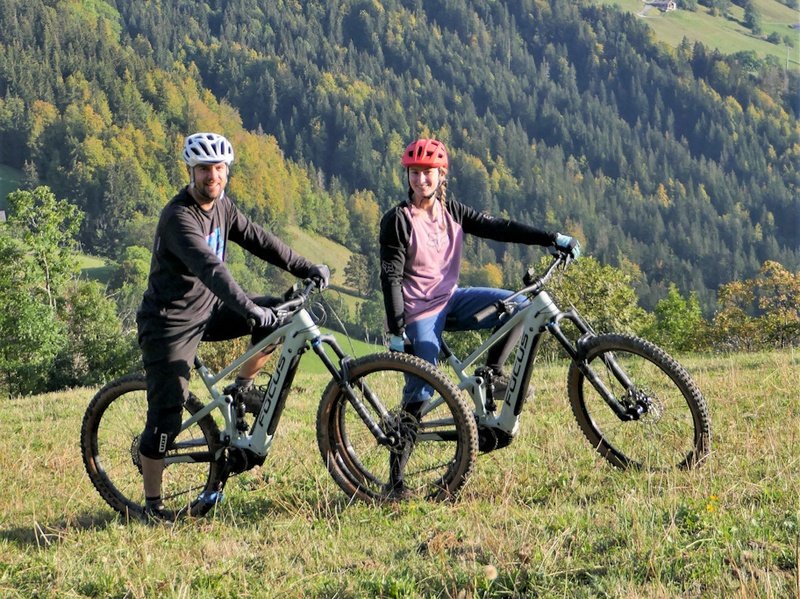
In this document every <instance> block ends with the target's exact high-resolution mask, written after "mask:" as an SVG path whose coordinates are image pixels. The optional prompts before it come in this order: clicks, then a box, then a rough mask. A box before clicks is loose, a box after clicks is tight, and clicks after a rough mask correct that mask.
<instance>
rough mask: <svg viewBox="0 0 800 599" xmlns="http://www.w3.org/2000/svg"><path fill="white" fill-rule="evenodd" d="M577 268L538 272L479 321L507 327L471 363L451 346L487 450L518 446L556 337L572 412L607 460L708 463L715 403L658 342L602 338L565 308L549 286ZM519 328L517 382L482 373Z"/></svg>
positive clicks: (512, 373) (564, 261)
mask: <svg viewBox="0 0 800 599" xmlns="http://www.w3.org/2000/svg"><path fill="white" fill-rule="evenodd" d="M570 261H571V259H570V257H569V256H567V255H565V254H563V253H559V254H557V255H556V256H555V257H554V258H553V260H552V261H551V262H550V265H549V266H548V267H547V268H546V270H545V272H544V273H543V274H542V275H541V276H537V275H536V273H535V272H534V269H533V268H529V269H528V270H527V272H526V273H525V275H524V277H523V285H525V287H524V288H522V289H520V290H518V291H516V292H515V293H514V294H513V295H511V296H509V297H508V298H506V299H505V300H503V301H500V302H497V303H496V304H493V305H491V306H488V307H487V308H486V309H484V310H482V311H481V312H479V313H478V314H476V315H475V318H476V320H477V321H480V320H482V319H484V318H486V317H488V316H489V315H491V314H493V313H496V312H499V313H501V314H503V315H504V316H503V318H505V320H504V321H501V323H502V324H501V326H499V328H496V329H495V330H494V331H493V332H492V334H491V335H490V336H489V337H488V339H486V341H484V342H483V343H482V344H481V345H480V346H479V347H478V348H477V349H475V350H474V351H473V352H472V353H471V354H470V355H469V356H467V357H466V358H465V359H463V360H460V359H458V357H457V356H456V355H455V354H454V353H453V351H452V350H451V349H450V347H449V346H448V345H447V343H446V342H444V343H442V357H443V358H444V360H445V361H446V363H447V364H449V365H450V367H451V368H452V370H453V371H454V373H455V376H456V377H457V379H458V381H459V387H460V388H461V389H464V390H466V391H467V392H468V394H469V395H470V396H471V397H472V400H473V403H474V412H475V419H476V422H477V425H478V436H479V450H480V451H481V452H489V451H493V450H495V449H499V448H501V447H505V446H508V445H510V444H511V442H512V441H513V439H514V437H515V435H516V434H517V432H518V430H519V425H520V417H521V414H522V409H523V407H524V405H525V402H526V399H527V398H528V396H529V392H528V388H529V384H530V380H531V374H532V372H533V367H534V361H535V359H536V355H537V351H538V349H539V347H540V343H541V341H542V339H543V337H544V335H545V333H549V334H550V335H552V336H553V337H555V339H556V340H557V341H558V343H559V345H560V346H561V347H562V348H563V349H564V350H565V352H566V354H567V355H568V356H569V359H570V364H569V372H568V375H567V393H568V396H569V402H570V406H571V407H572V412H573V414H574V416H575V419H576V420H577V422H578V426H579V427H580V429H581V431H582V432H583V434H584V436H585V437H586V439H587V440H588V441H589V443H590V444H591V445H592V447H594V448H595V449H596V450H597V452H598V453H599V454H600V455H601V456H603V457H604V458H605V459H606V460H608V462H610V463H611V464H612V465H613V466H615V467H617V468H621V469H625V468H647V469H667V468H673V467H677V468H692V467H694V466H696V465H698V464H700V463H701V462H702V461H703V460H704V459H705V458H706V457H707V456H708V454H709V451H710V439H711V425H710V419H709V414H708V408H707V406H706V401H705V399H704V397H703V395H702V394H701V393H700V390H699V389H698V387H697V385H696V384H695V382H694V381H693V380H692V377H691V376H690V375H689V373H688V372H687V371H686V369H685V368H684V367H683V366H681V365H680V364H679V363H678V362H677V361H676V360H675V359H674V358H672V357H671V356H670V355H668V354H667V352H665V351H664V350H663V349H661V348H660V347H658V346H656V345H654V344H653V343H651V342H649V341H646V340H644V339H641V338H639V337H635V336H631V335H624V334H615V333H602V334H600V333H597V332H595V331H594V330H593V329H592V327H591V326H590V325H589V323H588V322H587V321H586V320H585V319H584V318H582V317H581V315H580V314H579V313H578V311H577V310H576V309H575V308H574V307H572V308H571V309H569V310H566V311H564V310H561V309H560V308H559V307H558V306H557V305H556V303H555V301H554V299H553V298H552V296H551V295H550V294H549V293H548V292H547V291H546V290H545V286H546V284H547V283H548V281H549V280H550V279H551V277H552V276H553V274H554V273H555V272H556V271H557V269H561V270H563V269H566V268H567V267H568V265H569V264H570ZM523 297H524V298H527V299H525V300H523ZM520 300H523V301H520ZM565 322H568V323H571V325H573V326H574V329H573V328H572V327H569V334H567V332H565V330H564V328H563V327H562V324H564V323H565ZM517 325H521V326H522V335H521V338H520V341H519V342H518V346H517V350H516V354H515V355H514V358H513V361H512V363H511V364H510V366H509V367H508V369H509V372H508V374H507V375H505V374H500V375H497V374H495V373H494V371H493V370H492V369H490V368H488V367H480V366H478V367H476V365H477V364H479V361H480V359H481V356H483V355H484V354H485V353H486V352H487V350H488V349H489V348H490V347H492V346H493V345H495V344H497V343H499V342H501V341H502V340H503V338H504V337H505V336H506V334H507V333H509V332H510V331H511V330H512V329H513V328H514V327H516V326H517ZM570 336H571V337H573V338H575V337H577V338H576V339H574V340H572V339H570Z"/></svg>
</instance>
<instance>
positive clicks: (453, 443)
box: [317, 353, 478, 501]
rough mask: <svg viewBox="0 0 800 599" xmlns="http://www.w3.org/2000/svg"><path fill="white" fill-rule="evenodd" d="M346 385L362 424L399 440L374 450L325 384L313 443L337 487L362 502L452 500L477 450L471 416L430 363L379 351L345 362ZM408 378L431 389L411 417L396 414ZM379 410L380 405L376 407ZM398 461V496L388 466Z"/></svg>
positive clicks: (347, 404) (348, 408)
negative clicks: (400, 470) (401, 470)
mask: <svg viewBox="0 0 800 599" xmlns="http://www.w3.org/2000/svg"><path fill="white" fill-rule="evenodd" d="M347 372H348V375H349V376H348V381H347V382H348V383H349V384H350V386H351V387H352V390H353V393H354V394H355V396H356V397H357V399H358V403H359V404H360V406H363V409H364V411H365V415H368V419H370V420H371V421H372V422H374V423H376V425H377V426H378V427H379V428H380V430H381V432H382V433H383V434H384V435H386V436H391V437H393V438H395V439H397V440H398V441H399V442H398V443H396V444H394V445H392V446H387V445H381V444H379V443H378V441H377V440H376V436H375V435H374V434H373V433H372V432H371V431H370V429H369V427H368V425H367V424H366V423H365V419H364V418H362V417H361V416H360V415H359V413H358V409H361V407H359V408H358V409H357V408H356V406H355V405H354V403H352V402H351V400H350V399H349V398H348V395H347V394H346V393H345V392H344V390H343V389H342V388H341V386H340V385H339V383H338V382H336V381H331V382H330V383H329V384H328V387H327V388H326V389H325V391H324V393H323V395H322V401H321V402H320V405H319V410H318V412H317V441H318V444H319V449H320V453H321V454H322V459H323V461H324V462H325V465H326V466H327V468H328V471H329V472H330V473H331V475H332V476H333V478H334V480H335V481H336V483H337V484H338V485H339V487H341V489H342V490H343V491H344V492H345V493H347V495H349V496H350V497H357V498H359V499H363V500H367V501H375V500H377V501H392V500H398V499H410V498H417V497H418V498H427V499H433V500H444V499H448V498H451V497H453V496H454V495H455V494H456V493H457V492H458V490H459V489H460V488H461V487H462V486H463V484H464V483H465V482H466V480H467V477H468V476H469V474H470V472H471V471H472V468H473V467H474V464H475V460H476V457H477V452H478V436H477V429H476V426H475V418H474V416H473V414H472V410H471V408H470V407H469V406H468V405H467V403H466V401H465V400H464V397H463V396H462V394H461V392H460V391H459V390H458V389H457V388H456V387H455V385H453V383H452V382H450V381H449V380H448V379H447V378H446V377H445V376H444V375H443V374H442V373H441V372H440V371H439V370H438V369H437V368H436V367H435V366H434V365H433V364H430V363H428V362H425V361H424V360H421V359H420V358H417V357H415V356H412V355H409V354H401V353H381V354H373V355H371V356H366V357H363V358H360V359H358V360H355V361H353V362H351V363H350V364H348V369H347ZM407 376H417V377H420V378H422V379H424V380H425V382H426V383H428V384H429V385H431V386H432V387H433V389H434V393H433V397H432V398H431V399H430V400H429V401H428V402H426V404H425V405H424V406H423V408H422V410H421V412H420V413H418V414H417V415H416V416H414V415H409V414H407V413H406V412H405V411H404V410H402V409H401V405H402V395H403V387H404V385H405V380H406V377H407ZM379 406H380V407H379ZM403 460H405V470H404V474H403V481H404V486H403V492H402V493H401V494H398V493H396V491H397V489H396V488H394V487H393V484H392V479H393V475H392V474H391V468H392V466H391V464H392V463H393V462H394V463H395V464H397V463H398V462H400V461H403Z"/></svg>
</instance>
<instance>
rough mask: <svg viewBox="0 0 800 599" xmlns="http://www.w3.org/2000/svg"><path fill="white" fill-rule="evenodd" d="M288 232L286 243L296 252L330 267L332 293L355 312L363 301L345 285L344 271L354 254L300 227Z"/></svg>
mask: <svg viewBox="0 0 800 599" xmlns="http://www.w3.org/2000/svg"><path fill="white" fill-rule="evenodd" d="M286 231H287V239H286V241H287V243H289V245H291V246H292V247H293V248H294V249H295V250H296V251H298V252H300V253H301V254H303V255H304V256H305V257H306V258H308V259H309V260H311V261H312V262H314V263H324V264H327V265H328V267H330V269H331V271H332V273H333V274H332V276H331V285H332V286H333V287H334V289H333V290H332V291H331V292H332V293H336V294H338V296H339V297H340V298H341V300H342V302H343V303H344V304H345V305H346V306H347V308H348V309H349V310H350V311H351V312H354V310H355V308H356V306H357V305H358V304H359V303H360V302H361V300H360V299H359V297H358V296H357V295H356V293H355V290H354V289H352V288H351V287H349V286H348V285H347V283H345V277H344V269H345V267H346V266H347V261H348V260H349V259H350V255H351V254H352V252H351V251H350V250H348V249H347V248H346V247H344V246H343V245H340V244H338V243H336V242H335V241H331V240H330V239H326V238H324V237H321V236H319V235H316V234H314V233H309V232H308V231H304V230H303V229H301V228H300V227H295V226H289V227H287V228H286Z"/></svg>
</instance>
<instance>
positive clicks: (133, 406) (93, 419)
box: [81, 281, 478, 518]
mask: <svg viewBox="0 0 800 599" xmlns="http://www.w3.org/2000/svg"><path fill="white" fill-rule="evenodd" d="M314 290H315V285H314V283H313V282H312V281H305V282H304V283H303V284H300V285H298V286H296V287H295V288H293V289H292V290H290V292H289V293H288V294H287V295H288V300H287V301H286V302H285V303H283V304H281V305H279V306H277V307H276V308H275V309H276V310H277V312H278V313H279V315H280V316H281V320H282V322H283V324H282V325H281V326H280V327H278V328H277V329H276V330H275V331H274V332H272V333H271V334H270V335H268V336H267V337H266V338H264V339H263V340H262V341H261V342H259V343H258V344H256V345H255V346H253V347H252V348H251V349H249V350H248V351H247V352H245V353H244V354H243V355H242V356H240V357H239V358H237V359H235V360H234V361H233V362H231V363H230V364H229V365H228V366H226V367H225V368H223V369H222V370H220V371H219V372H217V373H215V372H212V371H211V370H210V369H209V368H208V367H206V366H205V365H204V364H203V363H202V362H201V360H200V359H199V358H196V359H195V370H196V372H197V373H198V374H199V376H200V378H201V379H202V381H203V383H204V386H205V388H206V390H207V397H205V398H201V397H200V396H198V395H195V394H194V393H192V394H190V396H189V398H188V400H187V401H186V403H185V405H184V421H183V424H182V426H181V431H180V433H179V435H178V436H177V438H176V439H175V440H174V442H173V443H172V444H171V445H170V446H169V447H168V450H167V455H166V458H165V465H166V467H165V470H164V476H163V486H162V499H163V501H164V504H165V507H166V508H167V509H170V510H173V511H174V512H176V513H177V514H179V515H189V516H199V515H202V514H205V513H207V512H208V511H209V510H210V509H212V508H213V507H214V506H215V505H216V504H217V503H218V502H219V501H220V499H221V498H222V491H223V488H224V486H225V483H226V481H227V480H228V478H229V477H230V476H233V475H236V474H239V473H241V472H244V471H246V470H249V469H251V468H253V467H255V466H259V465H261V464H263V463H264V460H265V459H266V457H267V453H268V452H269V449H270V446H271V444H272V441H273V439H274V437H275V435H276V434H277V429H278V424H279V421H280V416H281V413H282V412H283V409H284V406H285V405H286V402H287V400H288V397H289V395H290V391H291V388H292V381H293V379H294V376H295V373H296V372H297V367H298V364H299V363H300V360H301V358H302V357H303V355H304V354H305V353H306V352H307V351H308V350H309V349H311V350H312V351H313V352H314V353H315V354H316V355H317V356H319V358H320V360H321V361H322V363H323V364H324V365H325V366H326V368H327V369H328V371H329V372H330V373H331V376H332V380H331V381H330V382H329V383H328V385H327V387H326V388H325V391H324V392H323V394H322V399H321V401H320V404H319V407H318V411H317V426H316V428H317V445H318V448H319V451H320V453H321V455H322V459H323V462H324V463H325V466H326V467H327V469H328V471H329V472H330V474H331V475H332V477H333V479H334V480H335V481H336V483H337V484H338V485H339V487H340V488H341V489H342V490H343V491H344V492H345V493H346V494H347V495H348V496H350V497H352V498H359V499H363V500H367V501H388V500H392V501H394V500H396V499H397V498H396V497H395V496H393V494H392V488H391V485H390V478H391V476H390V462H391V460H390V456H392V455H395V456H397V455H403V456H404V458H406V459H407V463H406V465H405V478H404V482H405V489H406V495H404V498H406V497H411V498H413V497H420V498H427V499H433V500H444V499H448V498H450V497H453V496H454V495H455V494H456V493H457V492H458V490H459V489H460V488H461V486H462V485H463V484H464V482H465V481H466V479H467V477H468V475H469V473H470V472H471V470H472V468H473V465H474V463H475V460H476V458H477V453H478V435H477V428H476V423H475V418H474V417H473V415H472V410H471V408H470V407H469V404H468V403H467V401H466V398H465V397H464V395H463V394H462V393H461V392H460V391H459V390H458V389H457V388H456V386H455V385H454V384H453V382H452V381H450V380H449V379H448V378H447V377H445V376H444V375H443V374H442V373H441V372H440V371H439V370H438V369H436V368H435V367H434V366H433V365H431V364H429V363H427V362H425V361H423V360H420V359H419V358H416V357H414V356H410V355H405V354H395V353H388V352H387V353H377V354H372V355H369V356H365V357H362V358H358V359H354V358H351V357H349V356H347V355H345V353H344V352H343V351H342V349H341V348H340V347H339V345H338V343H337V342H336V339H335V338H334V337H333V336H332V335H325V334H322V332H321V331H320V328H319V323H320V321H321V319H322V318H323V317H324V310H322V309H321V307H320V306H319V304H317V303H314V302H312V292H313V291H314ZM270 345H280V347H281V350H280V354H279V356H278V357H277V361H276V366H275V370H274V372H273V373H272V375H271V377H270V380H269V383H268V384H267V385H265V386H263V392H264V401H263V405H262V407H261V410H260V412H259V413H258V415H257V416H255V418H254V419H253V421H252V422H250V421H248V420H247V418H248V417H247V414H246V411H245V407H244V405H243V404H242V402H241V400H240V399H238V398H234V397H232V396H231V395H227V394H225V393H224V392H223V391H221V390H220V387H221V383H222V382H223V381H224V380H225V379H226V378H228V377H230V375H231V374H235V373H236V372H237V371H238V369H239V367H240V366H241V365H242V364H243V363H244V362H245V361H246V360H247V359H249V358H250V357H251V356H253V355H255V354H256V352H259V351H261V350H262V349H263V348H265V347H267V346H270ZM408 376H417V377H420V378H422V379H424V380H425V381H426V382H427V383H428V384H429V385H431V386H432V387H433V389H434V395H433V398H432V400H431V401H430V402H429V404H428V405H427V406H426V409H425V412H424V414H420V415H418V418H413V419H412V418H409V417H408V415H407V414H406V413H405V412H404V411H403V410H402V409H401V404H402V389H403V386H404V384H405V380H406V378H407V377H408ZM145 389H146V385H145V378H144V375H143V374H131V375H128V376H124V377H122V378H120V379H117V380H115V381H112V382H110V383H108V384H107V385H105V386H104V387H103V388H102V389H100V390H99V391H98V392H97V394H96V395H95V396H94V398H93V399H92V400H91V402H90V403H89V405H88V407H87V409H86V413H85V415H84V418H83V425H82V427H81V451H82V454H83V462H84V465H85V467H86V471H87V473H88V475H89V478H90V479H91V481H92V483H93V484H94V486H95V488H96V489H97V491H98V492H99V493H100V495H101V497H102V498H103V499H104V500H105V501H106V502H107V503H108V504H109V505H110V506H111V507H112V508H114V509H115V510H116V511H118V512H120V513H121V514H122V515H123V516H125V517H134V518H143V511H142V507H143V503H144V492H143V488H142V476H141V460H140V457H139V440H140V435H141V432H142V430H143V429H144V424H145V418H146V413H147V398H146V393H145ZM237 395H238V394H237ZM204 400H205V401H204Z"/></svg>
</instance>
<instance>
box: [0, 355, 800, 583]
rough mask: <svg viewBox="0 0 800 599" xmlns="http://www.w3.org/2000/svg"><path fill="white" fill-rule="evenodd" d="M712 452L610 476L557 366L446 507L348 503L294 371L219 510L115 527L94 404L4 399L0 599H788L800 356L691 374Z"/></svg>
mask: <svg viewBox="0 0 800 599" xmlns="http://www.w3.org/2000/svg"><path fill="white" fill-rule="evenodd" d="M682 361H683V362H684V364H685V365H687V366H688V368H689V369H690V371H691V372H692V373H693V374H694V376H695V378H696V380H697V382H698V383H699V385H700V387H701V389H702V390H703V391H704V393H705V395H706V397H707V399H708V403H709V406H710V411H711V416H712V421H713V454H712V457H711V459H710V460H709V461H708V462H707V463H706V464H705V465H704V466H703V467H702V468H700V469H699V470H696V471H693V472H671V473H667V474H659V475H655V474H647V473H636V472H619V471H615V470H613V469H612V468H610V467H609V466H607V465H606V464H605V463H604V462H603V461H601V459H600V458H599V457H597V456H596V455H595V454H594V453H593V450H592V449H591V448H590V447H589V446H588V444H587V443H586V442H585V441H584V440H583V437H582V436H581V434H580V432H579V430H578V428H577V425H576V424H575V423H574V421H573V418H572V416H571V412H570V409H569V406H568V403H567V399H566V395H565V384H564V380H565V376H566V366H565V365H564V364H543V365H542V366H541V368H540V370H539V371H537V372H536V373H535V390H536V396H535V398H534V399H533V400H532V401H530V402H529V403H528V404H527V405H526V407H525V413H524V419H523V428H522V431H521V432H520V435H519V436H518V437H517V439H516V440H515V442H514V443H513V444H512V445H511V446H510V447H508V448H506V449H503V450H499V451H497V452H494V453H491V454H487V455H483V456H482V457H480V459H479V462H478V466H477V469H476V472H475V474H474V475H473V477H472V478H471V479H470V481H469V483H468V484H467V486H466V488H465V491H464V492H463V494H462V495H461V496H460V498H459V499H458V500H457V501H455V502H453V503H444V504H436V503H428V502H424V501H419V502H411V503H407V504H399V505H392V506H373V505H366V504H362V503H353V504H350V503H348V501H347V499H346V498H345V496H344V495H343V494H342V493H341V492H340V491H339V489H338V487H336V486H335V484H334V483H333V481H332V479H330V478H329V476H328V474H327V472H326V470H325V468H324V467H323V464H322V463H321V460H320V458H319V455H318V452H317V448H316V440H315V432H314V426H315V423H314V420H315V412H316V404H317V401H318V398H319V396H320V394H321V391H322V388H323V386H324V385H325V384H326V377H325V376H324V375H322V374H319V373H317V372H315V371H313V369H311V370H308V371H304V372H301V373H300V374H299V375H298V378H297V380H296V384H295V391H296V393H295V395H293V396H291V397H290V402H289V404H288V405H287V408H286V411H285V412H284V415H283V419H282V421H281V427H280V428H279V430H278V435H277V438H276V441H275V443H274V444H273V446H272V451H271V453H270V455H269V456H268V458H267V462H266V463H265V465H264V466H263V467H261V468H258V469H255V470H252V471H250V472H248V473H245V474H243V475H240V476H239V477H237V478H234V479H232V480H231V481H230V482H229V484H228V487H227V489H226V499H225V501H224V502H223V503H222V504H220V506H219V507H218V509H217V511H216V512H215V513H213V514H210V515H209V516H207V517H205V518H201V519H197V520H191V521H183V522H179V523H177V524H175V525H145V524H141V523H138V522H130V523H129V522H125V521H123V520H122V519H121V518H119V517H117V516H116V515H115V514H114V513H113V512H112V511H111V510H110V508H108V507H107V506H106V505H105V504H104V503H103V501H102V500H101V499H100V497H99V495H98V494H97V493H96V492H95V490H94V488H93V487H92V485H91V483H90V482H89V479H88V478H87V476H86V474H85V473H84V469H83V465H82V462H81V458H80V455H79V448H78V443H79V441H78V437H79V430H80V425H81V418H82V415H83V411H84V409H85V406H86V404H87V402H88V401H89V399H90V398H91V396H92V394H93V393H94V391H95V390H94V389H75V390H72V391H68V392H63V393H55V394H47V395H40V396H35V397H28V398H19V399H9V398H3V399H0V407H2V410H3V416H2V418H0V468H1V469H2V472H3V485H2V490H0V506H2V508H1V509H0V596H2V597H8V598H29V597H58V598H63V597H129V598H144V597H180V598H197V597H214V598H220V597H223V598H224V597H231V598H233V597H342V598H346V597H449V598H456V597H459V598H462V597H463V598H467V597H569V598H574V597H587V598H589V597H592V598H594V597H621V598H640V597H656V598H662V597H681V598H684V597H726V598H727V597H742V598H745V597H746V598H751V597H775V598H787V597H795V598H797V597H798V595H799V594H800V575H799V574H798V559H799V555H800V550H799V549H798V545H800V504H799V503H798V495H800V438H799V437H800V402H798V397H797V389H798V388H800V355H799V354H797V353H796V352H791V351H787V352H773V353H764V354H745V355H729V356H683V357H682Z"/></svg>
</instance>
